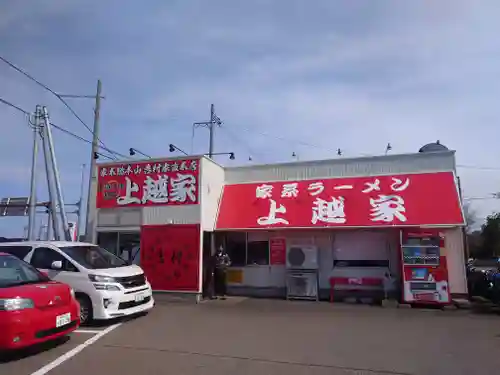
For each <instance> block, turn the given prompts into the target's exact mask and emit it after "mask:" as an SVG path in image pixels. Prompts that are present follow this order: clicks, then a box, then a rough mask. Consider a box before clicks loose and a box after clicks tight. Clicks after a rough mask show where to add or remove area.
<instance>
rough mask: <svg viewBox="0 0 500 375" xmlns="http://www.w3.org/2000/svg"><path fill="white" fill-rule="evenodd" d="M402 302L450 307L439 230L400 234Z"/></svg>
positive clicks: (444, 250)
mask: <svg viewBox="0 0 500 375" xmlns="http://www.w3.org/2000/svg"><path fill="white" fill-rule="evenodd" d="M401 256H402V267H403V272H402V275H403V278H402V279H403V301H404V302H406V303H423V304H425V303H428V304H443V305H446V304H449V303H450V301H451V298H450V290H449V286H448V268H447V265H446V248H445V241H444V236H443V234H442V233H441V232H440V231H438V230H424V229H422V230H402V231H401Z"/></svg>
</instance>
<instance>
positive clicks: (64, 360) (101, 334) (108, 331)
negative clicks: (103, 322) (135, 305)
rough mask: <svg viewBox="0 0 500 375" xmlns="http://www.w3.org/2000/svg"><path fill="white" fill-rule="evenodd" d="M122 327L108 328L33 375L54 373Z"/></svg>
mask: <svg viewBox="0 0 500 375" xmlns="http://www.w3.org/2000/svg"><path fill="white" fill-rule="evenodd" d="M120 325H121V323H118V324H114V325H112V326H110V327H108V328H106V329H105V330H104V331H100V332H99V333H98V334H97V335H95V336H93V337H91V338H89V339H88V340H87V341H85V342H84V343H83V344H80V345H78V346H77V347H76V348H73V349H71V350H70V351H69V352H67V353H65V354H63V355H62V356H60V357H59V358H57V359H55V360H54V361H52V362H50V363H49V364H46V365H45V366H43V367H42V368H40V369H38V370H36V371H35V372H33V373H31V375H45V374H46V373H48V372H49V371H52V370H53V369H55V368H56V367H57V366H60V365H61V364H62V363H64V362H66V361H67V360H68V359H70V358H73V357H74V356H75V355H77V354H78V353H80V352H81V351H82V350H83V349H85V348H86V347H87V346H90V345H92V344H93V343H95V342H96V341H97V340H99V339H100V338H101V337H103V336H105V335H107V334H108V333H110V332H111V331H112V330H114V329H116V328H118V327H119V326H120Z"/></svg>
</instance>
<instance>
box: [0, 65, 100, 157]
mask: <svg viewBox="0 0 500 375" xmlns="http://www.w3.org/2000/svg"><path fill="white" fill-rule="evenodd" d="M0 60H1V61H3V62H4V63H5V64H7V65H8V66H10V67H11V68H12V69H14V70H16V71H17V72H19V73H21V74H22V75H24V76H25V77H26V78H28V79H30V80H31V81H33V82H35V83H36V84H37V85H38V86H40V87H42V88H43V89H45V90H47V91H48V92H50V93H51V94H52V95H54V96H55V97H56V98H57V99H59V101H61V103H63V104H64V106H65V107H66V108H67V109H68V110H69V111H70V112H71V114H72V115H73V116H75V118H76V119H77V120H78V121H79V122H80V123H81V124H82V125H83V126H84V127H85V128H86V129H87V130H88V131H89V132H90V134H93V131H92V129H91V128H90V126H88V125H87V124H86V123H85V121H83V120H82V118H81V117H80V116H79V115H78V114H77V113H76V112H75V110H74V109H73V108H71V106H70V105H69V104H68V102H66V100H64V99H63V98H62V97H61V95H59V94H58V93H56V92H55V91H54V90H52V89H51V88H50V87H48V86H47V85H45V84H43V83H42V82H40V81H39V80H37V79H36V78H35V77H33V76H32V75H30V74H29V73H28V72H26V71H24V70H23V69H21V68H19V67H18V66H17V65H15V64H13V63H11V62H10V61H9V60H7V59H6V58H4V57H2V56H0ZM98 141H99V143H100V144H101V145H102V146H104V147H106V145H105V144H104V142H103V141H101V140H100V139H98Z"/></svg>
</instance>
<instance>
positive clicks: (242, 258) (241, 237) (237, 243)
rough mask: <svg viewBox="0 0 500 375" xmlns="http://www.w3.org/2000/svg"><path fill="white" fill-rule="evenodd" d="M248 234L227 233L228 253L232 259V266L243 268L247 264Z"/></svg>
mask: <svg viewBox="0 0 500 375" xmlns="http://www.w3.org/2000/svg"><path fill="white" fill-rule="evenodd" d="M246 239H247V237H246V233H241V232H228V233H226V241H225V242H226V252H227V254H228V255H229V258H231V265H232V266H235V267H242V266H245V264H246Z"/></svg>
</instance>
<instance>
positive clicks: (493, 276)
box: [467, 258, 500, 304]
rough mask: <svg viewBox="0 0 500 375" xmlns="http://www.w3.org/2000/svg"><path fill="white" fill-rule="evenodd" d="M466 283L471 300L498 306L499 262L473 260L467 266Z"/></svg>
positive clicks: (494, 259)
mask: <svg viewBox="0 0 500 375" xmlns="http://www.w3.org/2000/svg"><path fill="white" fill-rule="evenodd" d="M467 283H468V288H469V295H470V297H471V298H476V299H477V298H478V297H479V298H482V299H485V300H488V301H491V302H493V303H496V304H500V261H499V259H498V258H492V259H474V260H472V261H470V262H469V263H468V264H467Z"/></svg>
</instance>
